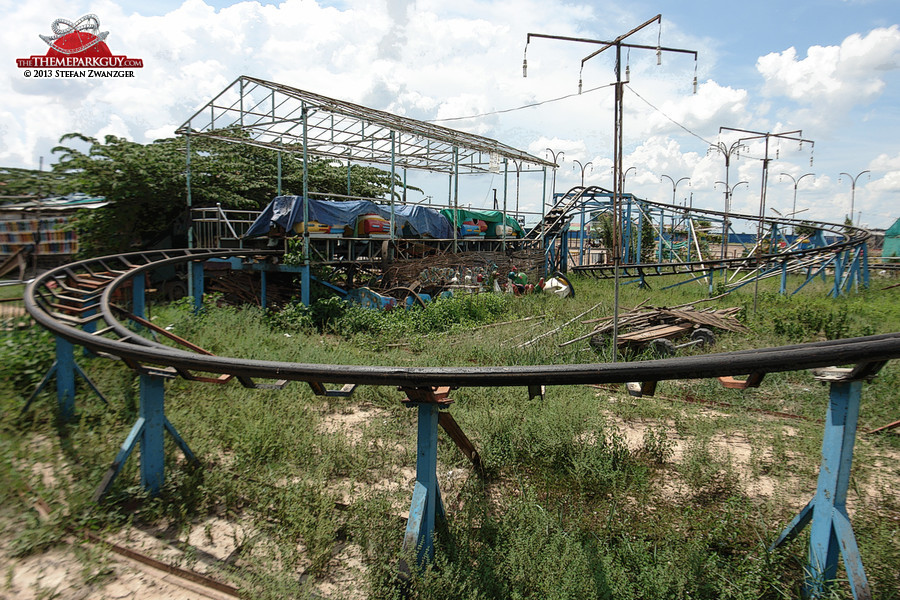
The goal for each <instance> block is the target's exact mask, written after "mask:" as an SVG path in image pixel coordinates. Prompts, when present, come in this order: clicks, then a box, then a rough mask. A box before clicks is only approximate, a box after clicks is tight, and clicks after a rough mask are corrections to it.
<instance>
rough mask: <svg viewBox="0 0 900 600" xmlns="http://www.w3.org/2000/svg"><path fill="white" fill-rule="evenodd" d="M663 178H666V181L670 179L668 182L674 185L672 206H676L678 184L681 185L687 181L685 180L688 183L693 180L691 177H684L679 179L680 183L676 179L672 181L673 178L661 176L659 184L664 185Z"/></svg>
mask: <svg viewBox="0 0 900 600" xmlns="http://www.w3.org/2000/svg"><path fill="white" fill-rule="evenodd" d="M663 177H665V178H666V179H668V180H669V181H670V182H671V183H672V205H673V206H674V205H675V189H676V188H677V187H678V184H679V183H681V182H682V181H685V180H687V181H688V182H690V180H691V178H690V177H682V178H681V179H679V180H678V181H675V180H674V179H672V178H671V177H669V176H668V175H661V176H660V178H659V182H660V183H662V178H663ZM688 185H690V183H688Z"/></svg>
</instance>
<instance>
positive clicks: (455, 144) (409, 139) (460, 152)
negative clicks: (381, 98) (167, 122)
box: [176, 75, 556, 175]
mask: <svg viewBox="0 0 900 600" xmlns="http://www.w3.org/2000/svg"><path fill="white" fill-rule="evenodd" d="M304 114H305V115H306V118H305V122H306V128H305V129H306V132H305V135H304V127H303V125H304ZM176 133H177V134H180V135H198V136H203V137H209V138H215V139H220V140H225V141H229V142H236V143H243V144H251V145H254V146H261V147H264V148H271V149H273V150H281V151H285V152H297V153H301V152H303V150H304V148H306V151H307V153H308V154H310V155H312V156H316V157H327V158H335V159H339V160H342V161H346V160H350V161H352V162H361V163H374V164H383V165H391V166H393V167H395V168H408V169H420V170H426V171H433V172H438V173H448V174H453V175H455V174H456V173H457V172H459V173H462V174H467V173H489V172H499V170H500V165H501V164H502V162H503V161H504V159H505V160H506V161H518V163H517V164H521V165H522V166H523V167H528V168H527V169H523V170H538V169H542V168H543V167H554V166H556V165H555V164H554V163H552V162H550V161H548V160H545V159H542V158H538V157H536V156H532V155H530V154H528V153H527V152H523V151H522V150H518V149H516V148H513V147H511V146H507V145H506V144H502V143H500V142H498V141H496V140H492V139H490V138H486V137H482V136H478V135H474V134H471V133H465V132H462V131H456V130H454V129H450V128H447V127H442V126H440V125H434V124H432V123H426V122H424V121H418V120H416V119H410V118H408V117H401V116H398V115H394V114H391V113H388V112H385V111H382V110H375V109H372V108H366V107H365V106H360V105H358V104H353V103H351V102H346V101H343V100H336V99H334V98H328V97H326V96H320V95H318V94H314V93H312V92H307V91H304V90H300V89H297V88H293V87H290V86H286V85H282V84H279V83H273V82H271V81H265V80H262V79H257V78H255V77H248V76H246V75H245V76H241V77H238V78H237V79H236V80H235V81H234V82H233V83H231V85H229V86H228V87H226V88H225V89H224V90H222V91H221V92H220V93H219V94H218V95H216V97H215V98H213V99H212V100H210V101H209V102H208V103H206V104H205V105H204V106H203V107H202V108H201V109H200V110H198V111H197V112H195V113H194V114H193V115H192V116H191V117H190V118H189V119H188V120H187V121H185V122H184V124H182V125H181V126H180V127H179V128H178V129H177V130H176Z"/></svg>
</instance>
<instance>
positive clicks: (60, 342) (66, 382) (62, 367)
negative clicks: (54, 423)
mask: <svg viewBox="0 0 900 600" xmlns="http://www.w3.org/2000/svg"><path fill="white" fill-rule="evenodd" d="M55 367H56V401H57V403H58V404H59V418H60V419H62V420H63V421H71V420H72V418H73V417H74V416H75V347H74V346H73V345H72V342H70V341H68V340H64V339H63V338H61V337H59V336H56V365H55ZM52 371H53V368H52V367H51V373H52Z"/></svg>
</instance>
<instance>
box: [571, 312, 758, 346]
mask: <svg viewBox="0 0 900 600" xmlns="http://www.w3.org/2000/svg"><path fill="white" fill-rule="evenodd" d="M740 311H741V307H739V306H734V307H730V308H719V309H715V308H703V309H699V310H698V309H696V308H695V307H694V306H693V305H691V304H687V305H681V306H675V307H672V308H668V307H665V306H661V307H653V306H647V307H645V306H643V303H642V304H641V305H638V306H637V307H635V308H633V309H631V310H629V311H627V312H625V313H622V314H620V315H619V328H618V329H619V333H622V332H626V331H628V332H637V331H641V330H643V329H649V328H651V327H658V326H660V325H685V324H689V325H692V326H695V327H708V328H714V329H721V330H724V331H734V332H738V333H745V332H747V331H748V329H747V328H746V327H745V326H744V325H743V324H742V323H741V322H740V321H738V319H737V317H736V316H735V315H736V314H737V313H739V312H740ZM581 323H582V324H583V325H589V324H594V328H593V329H592V330H591V332H590V333H587V334H584V335H581V336H578V337H577V338H574V339H571V340H568V341H566V342H563V343H562V344H560V346H568V345H569V344H573V343H575V342H578V341H581V340H584V339H587V338H589V337H593V336H595V335H599V334H602V333H607V332H610V331H612V329H613V319H612V318H611V317H610V318H600V319H589V320H587V321H582V322H581Z"/></svg>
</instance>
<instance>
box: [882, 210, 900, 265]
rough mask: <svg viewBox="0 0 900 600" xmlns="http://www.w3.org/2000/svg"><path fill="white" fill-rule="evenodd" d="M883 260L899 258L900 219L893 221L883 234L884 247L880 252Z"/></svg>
mask: <svg viewBox="0 0 900 600" xmlns="http://www.w3.org/2000/svg"><path fill="white" fill-rule="evenodd" d="M881 256H882V257H884V258H889V257H900V219H897V220H896V221H894V224H893V225H891V228H890V229H888V230H887V231H885V232H884V247H883V248H882V250H881Z"/></svg>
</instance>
